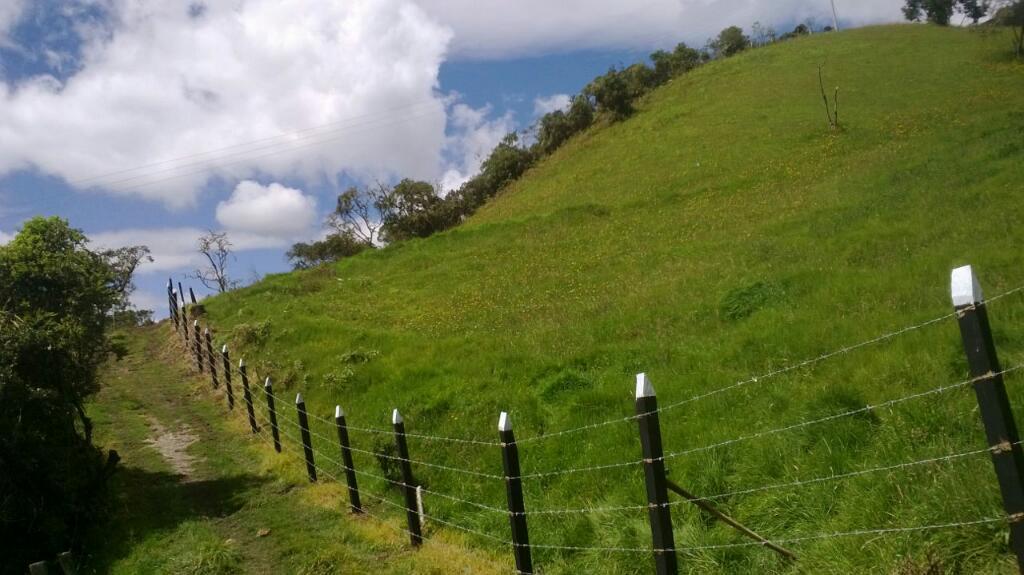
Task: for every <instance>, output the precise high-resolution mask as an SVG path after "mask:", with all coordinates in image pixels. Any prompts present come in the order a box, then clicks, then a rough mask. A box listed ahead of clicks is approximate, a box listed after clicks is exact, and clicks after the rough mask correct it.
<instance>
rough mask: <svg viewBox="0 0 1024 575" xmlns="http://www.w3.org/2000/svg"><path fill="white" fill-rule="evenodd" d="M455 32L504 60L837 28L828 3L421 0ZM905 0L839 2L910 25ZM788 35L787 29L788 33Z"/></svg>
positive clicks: (859, 21) (860, 20) (457, 49)
mask: <svg viewBox="0 0 1024 575" xmlns="http://www.w3.org/2000/svg"><path fill="white" fill-rule="evenodd" d="M416 1H417V3H418V4H419V5H420V6H422V7H423V8H424V10H426V11H427V12H428V13H429V14H431V15H432V16H434V17H436V18H437V19H438V20H440V21H441V22H442V23H444V24H446V25H448V26H450V27H451V28H452V30H453V31H454V33H455V36H454V38H453V40H452V52H453V56H454V57H457V58H500V57H507V56H510V55H523V54H537V53H543V52H546V51H550V50H576V49H589V48H596V49H601V48H639V49H649V48H652V47H655V46H666V45H674V44H675V43H677V42H679V41H681V40H685V41H686V42H688V43H691V44H696V45H698V46H699V45H702V44H703V43H704V40H706V39H707V38H708V37H710V36H711V35H713V34H716V33H717V32H718V31H720V30H721V29H722V28H725V27H726V26H732V25H736V26H741V27H743V28H745V29H748V30H749V28H750V25H751V24H753V23H754V22H756V21H760V22H761V23H762V24H764V25H767V26H780V25H783V24H790V23H792V22H799V21H802V20H804V19H806V18H814V19H815V20H816V21H818V22H819V23H821V24H825V23H831V21H832V11H831V8H830V4H829V2H828V1H827V0H651V1H648V2H624V1H622V0H560V1H558V2H551V1H550V0H519V1H517V2H508V1H506V0H416ZM902 4H903V3H902V2H901V1H899V0H857V1H856V2H851V1H848V0H847V1H842V0H836V9H837V11H838V12H839V17H840V20H841V21H845V22H848V23H850V24H853V25H856V26H859V25H863V24H871V23H877V22H890V21H900V20H902V14H901V13H900V6H901V5H902ZM780 31H781V30H780Z"/></svg>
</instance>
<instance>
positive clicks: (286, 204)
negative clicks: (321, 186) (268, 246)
mask: <svg viewBox="0 0 1024 575" xmlns="http://www.w3.org/2000/svg"><path fill="white" fill-rule="evenodd" d="M316 220H317V211H316V199H315V198H313V197H310V196H307V195H305V194H303V193H302V190H296V189H294V188H288V187H285V186H282V185H281V184H277V183H273V184H270V185H269V186H263V185H261V184H259V183H258V182H253V181H251V180H246V181H243V182H241V183H239V184H238V186H236V187H235V191H234V193H233V194H231V197H230V198H228V199H227V200H226V201H223V202H221V203H219V204H218V205H217V221H218V222H220V224H221V225H222V226H224V227H225V228H226V229H227V230H228V231H229V232H242V233H248V234H256V235H265V236H271V237H275V238H281V239H286V240H287V239H293V238H298V237H301V236H305V235H307V234H308V233H309V231H310V229H311V228H312V227H314V226H315V225H316Z"/></svg>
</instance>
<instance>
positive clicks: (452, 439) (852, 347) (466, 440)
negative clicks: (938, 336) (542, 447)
mask: <svg viewBox="0 0 1024 575" xmlns="http://www.w3.org/2000/svg"><path fill="white" fill-rule="evenodd" d="M1021 291H1024V285H1021V286H1017V287H1015V288H1012V289H1009V290H1006V291H1004V292H1002V293H999V294H997V295H995V296H992V297H990V298H987V299H986V300H985V301H984V302H982V303H984V304H988V303H992V302H995V301H998V300H1000V299H1002V298H1005V297H1008V296H1010V295H1013V294H1016V293H1018V292H1021ZM955 316H956V312H951V313H948V314H944V315H941V316H939V317H935V318H933V319H930V320H927V321H924V322H921V323H918V324H914V325H910V326H906V327H903V328H901V329H898V330H895V331H891V332H888V333H885V334H882V335H879V336H876V337H874V338H871V339H868V340H864V341H861V342H859V343H856V344H852V345H848V346H844V347H841V348H839V349H836V350H833V351H830V352H828V353H824V354H821V355H819V356H816V357H813V358H810V359H806V360H803V361H801V362H799V363H795V364H791V365H789V366H786V367H782V368H778V369H775V370H771V371H768V372H765V373H763V374H761V375H758V376H752V377H749V378H747V379H745V380H741V381H737V382H735V383H733V384H731V385H728V386H725V387H721V388H717V389H714V390H710V391H707V392H704V393H701V394H698V395H694V396H691V397H689V398H686V399H683V400H681V401H677V402H675V403H670V404H667V405H664V406H660V407H659V408H658V409H657V410H654V411H650V412H645V413H639V414H633V415H629V416H625V417H620V418H613V419H608V420H605V421H600V422H595V423H590V424H587V425H583V426H579V427H574V428H569V429H563V430H560V431H555V432H552V433H545V434H542V435H535V436H532V437H526V438H519V439H517V440H516V443H517V444H524V443H531V442H537V441H542V440H547V439H554V438H556V437H561V436H564V435H569V434H573V433H579V432H582V431H586V430H591V429H598V428H601V427H605V426H607V425H612V424H615V423H620V422H629V421H634V420H636V419H639V418H642V417H646V416H649V415H653V414H654V413H660V412H663V411H669V410H671V409H675V408H677V407H680V406H682V405H686V404H688V403H692V402H695V401H700V400H703V399H706V398H708V397H711V396H714V395H718V394H720V393H726V392H728V391H731V390H734V389H737V388H740V387H744V386H746V385H750V384H752V383H758V382H761V381H763V380H765V379H770V378H773V377H777V376H779V375H782V374H785V373H788V372H791V371H794V370H797V369H801V368H804V367H807V366H809V365H813V364H816V363H820V362H822V361H825V360H828V359H831V358H833V357H836V356H839V355H843V354H846V353H849V352H852V351H855V350H858V349H861V348H864V347H868V346H871V345H874V344H877V343H881V342H883V341H888V340H890V339H893V338H896V337H898V336H900V335H903V334H906V333H909V332H912V331H916V330H919V329H923V328H925V327H928V326H931V325H934V324H937V323H940V322H942V321H944V320H947V319H950V318H953V317H955ZM254 379H255V377H254ZM275 399H279V400H281V401H285V400H284V399H283V398H278V397H277V396H275ZM308 415H309V417H311V418H313V419H316V420H319V421H321V422H323V423H327V424H329V425H330V424H333V423H334V422H333V421H331V420H329V419H326V418H324V417H321V416H318V415H316V414H315V413H309V414H308ZM347 427H348V429H349V430H350V431H356V432H362V433H372V434H380V435H393V434H394V432H393V431H391V430H386V429H379V428H372V427H360V426H354V425H348V426H347ZM406 437H409V438H416V439H423V440H427V441H441V442H450V443H461V444H467V445H480V446H487V447H502V446H503V445H502V443H501V442H498V441H484V440H478V439H472V438H458V437H445V436H439V435H430V434H423V433H415V432H407V433H406Z"/></svg>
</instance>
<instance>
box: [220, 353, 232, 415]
mask: <svg viewBox="0 0 1024 575" xmlns="http://www.w3.org/2000/svg"><path fill="white" fill-rule="evenodd" d="M220 358H221V360H222V362H221V365H222V366H223V368H224V369H223V372H224V391H226V392H227V395H228V409H234V408H235V390H234V388H233V387H232V386H231V358H230V357H228V346H227V344H224V345H223V346H222V347H221V348H220Z"/></svg>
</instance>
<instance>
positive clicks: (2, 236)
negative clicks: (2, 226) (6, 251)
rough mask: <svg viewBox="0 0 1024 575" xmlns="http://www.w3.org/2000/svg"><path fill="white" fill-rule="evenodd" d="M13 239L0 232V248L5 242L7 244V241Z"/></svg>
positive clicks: (9, 235) (11, 236)
mask: <svg viewBox="0 0 1024 575" xmlns="http://www.w3.org/2000/svg"><path fill="white" fill-rule="evenodd" d="M13 239H14V236H13V235H11V234H5V233H4V231H3V230H0V246H2V245H4V244H6V243H7V242H9V241H11V240H13Z"/></svg>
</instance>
